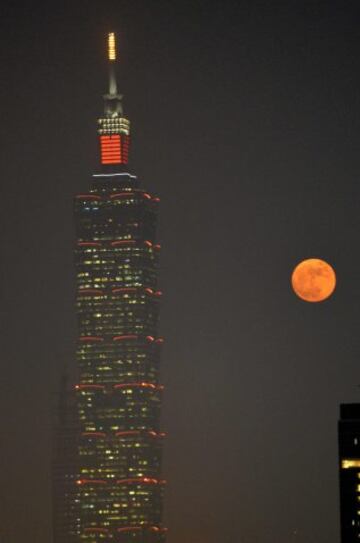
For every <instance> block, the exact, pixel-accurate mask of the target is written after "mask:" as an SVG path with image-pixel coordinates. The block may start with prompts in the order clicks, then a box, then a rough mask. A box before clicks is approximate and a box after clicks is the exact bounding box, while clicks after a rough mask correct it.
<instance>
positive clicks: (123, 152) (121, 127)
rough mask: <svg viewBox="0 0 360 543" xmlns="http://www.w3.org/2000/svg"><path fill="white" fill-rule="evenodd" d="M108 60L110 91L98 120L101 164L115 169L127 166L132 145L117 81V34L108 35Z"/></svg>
mask: <svg viewBox="0 0 360 543" xmlns="http://www.w3.org/2000/svg"><path fill="white" fill-rule="evenodd" d="M107 60H108V65H109V91H108V93H107V94H104V96H103V98H104V115H103V116H102V117H100V119H99V120H98V123H99V129H98V134H99V136H100V154H101V156H100V158H101V164H103V165H106V167H107V166H110V167H113V166H114V165H116V164H127V163H128V157H129V145H130V122H129V120H128V119H127V118H126V117H124V113H123V107H122V95H121V94H119V93H118V89H117V81H116V71H115V68H116V39H115V33H114V32H109V33H108V35H107Z"/></svg>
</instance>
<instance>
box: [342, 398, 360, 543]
mask: <svg viewBox="0 0 360 543" xmlns="http://www.w3.org/2000/svg"><path fill="white" fill-rule="evenodd" d="M339 463H340V466H339V469H340V522H341V542H342V543H352V542H353V541H359V537H360V404H359V403H352V404H342V405H341V406H340V420H339Z"/></svg>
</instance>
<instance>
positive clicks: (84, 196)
mask: <svg viewBox="0 0 360 543" xmlns="http://www.w3.org/2000/svg"><path fill="white" fill-rule="evenodd" d="M75 198H78V199H81V200H102V197H101V196H98V195H97V194H77V195H76V196H75Z"/></svg>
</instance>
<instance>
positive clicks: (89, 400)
mask: <svg viewBox="0 0 360 543" xmlns="http://www.w3.org/2000/svg"><path fill="white" fill-rule="evenodd" d="M108 58H109V73H110V77H109V92H108V93H107V94H106V95H105V96H104V114H103V115H102V116H101V117H100V119H98V138H99V147H100V153H99V154H100V165H99V171H98V172H97V173H95V174H94V175H93V178H92V183H91V185H90V187H89V190H88V192H87V193H84V194H78V195H77V196H76V197H75V224H76V248H75V262H76V277H77V301H76V306H77V316H78V330H79V337H78V344H77V354H76V357H77V366H78V381H77V383H76V384H75V385H74V391H73V393H74V394H75V397H76V406H77V436H76V448H77V473H76V477H75V479H74V481H73V484H74V487H75V488H76V496H75V511H76V515H73V511H74V508H73V504H69V507H68V509H67V511H66V514H67V518H68V519H69V522H68V524H69V529H68V533H69V537H68V541H72V540H71V533H73V532H74V529H75V532H76V534H77V536H76V541H79V542H80V541H81V542H89V543H90V542H91V543H100V542H104V543H107V542H108V541H114V542H115V541H116V542H119V543H129V542H133V543H160V542H163V541H164V540H165V534H166V528H164V526H163V525H162V503H163V493H164V486H165V481H164V479H163V478H162V475H161V456H162V447H163V440H164V433H163V432H162V431H161V428H160V409H161V401H162V394H163V386H162V385H161V382H160V354H161V349H162V344H163V338H162V337H160V336H159V335H158V320H159V301H160V299H161V294H162V293H161V291H160V290H159V288H158V264H159V254H160V245H159V244H158V242H157V239H156V226H157V212H158V206H159V198H157V197H156V196H153V195H152V194H150V193H149V192H147V191H146V190H145V189H143V188H141V186H140V184H139V181H138V179H137V177H136V176H135V175H133V174H132V173H130V172H129V169H128V158H129V147H130V122H129V120H128V119H127V118H126V117H125V116H124V114H123V107H122V96H121V95H120V94H119V93H118V91H117V83H116V77H115V63H116V50H115V36H114V35H113V34H109V36H108ZM60 471H61V470H60ZM55 517H56V511H55ZM60 524H61V522H60ZM55 539H56V538H55ZM55 543H63V542H62V541H61V540H59V539H58V540H56V541H55ZM64 543H65V542H64Z"/></svg>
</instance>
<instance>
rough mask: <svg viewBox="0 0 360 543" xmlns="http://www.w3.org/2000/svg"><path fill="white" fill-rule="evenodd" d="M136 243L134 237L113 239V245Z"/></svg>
mask: <svg viewBox="0 0 360 543" xmlns="http://www.w3.org/2000/svg"><path fill="white" fill-rule="evenodd" d="M134 243H136V241H135V240H134V239H119V240H117V241H112V242H111V245H112V247H117V246H118V245H133V244H134Z"/></svg>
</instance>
